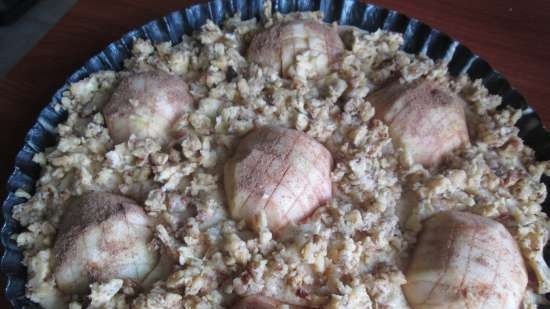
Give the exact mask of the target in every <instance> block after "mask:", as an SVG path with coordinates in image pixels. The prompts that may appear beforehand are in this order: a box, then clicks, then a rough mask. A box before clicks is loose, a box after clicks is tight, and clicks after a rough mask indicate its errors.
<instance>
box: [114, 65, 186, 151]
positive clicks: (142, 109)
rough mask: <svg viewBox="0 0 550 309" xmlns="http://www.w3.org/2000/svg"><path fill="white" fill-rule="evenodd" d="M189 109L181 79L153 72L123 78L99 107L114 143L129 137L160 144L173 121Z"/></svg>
mask: <svg viewBox="0 0 550 309" xmlns="http://www.w3.org/2000/svg"><path fill="white" fill-rule="evenodd" d="M192 107H193V98H192V97H191V95H190V93H189V87H188V85H187V83H186V82H185V81H184V80H183V78H181V77H180V76H177V75H172V74H169V73H166V72H164V71H160V70H156V71H148V72H142V73H133V74H132V75H129V76H127V77H125V78H123V79H122V80H121V81H120V83H119V84H118V86H117V87H116V89H115V90H114V92H113V94H112V96H111V98H110V99H109V101H108V102H107V104H106V105H105V107H104V108H103V116H104V118H105V123H106V125H107V128H108V130H109V134H110V135H111V139H112V140H113V142H114V143H115V144H120V143H123V142H126V141H127V140H128V139H129V138H130V136H131V135H132V134H133V135H135V136H136V137H137V138H138V139H144V138H153V139H155V140H157V141H158V142H159V143H161V144H162V143H165V142H167V141H168V140H169V139H170V129H171V126H172V125H173V123H174V121H175V120H177V119H178V118H179V117H180V116H181V115H183V114H184V113H185V112H188V111H190V110H191V109H192Z"/></svg>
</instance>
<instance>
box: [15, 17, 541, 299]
mask: <svg viewBox="0 0 550 309" xmlns="http://www.w3.org/2000/svg"><path fill="white" fill-rule="evenodd" d="M319 17H320V16H319V14H318V13H300V14H294V15H287V16H281V15H273V16H271V15H270V16H268V17H266V18H265V20H263V21H257V20H247V21H241V20H240V17H239V16H235V17H233V18H229V19H227V20H226V21H225V22H224V24H223V25H222V26H217V25H215V24H214V23H212V22H210V21H209V22H207V24H206V25H204V26H203V27H202V29H201V30H200V31H197V32H196V33H194V34H193V35H192V36H187V35H186V36H184V37H183V41H182V42H181V43H179V44H177V45H172V44H171V43H162V44H158V45H153V44H152V43H151V42H149V41H145V40H141V39H139V40H137V41H135V42H134V46H133V50H132V52H133V56H132V57H131V58H129V59H128V60H126V62H125V67H124V70H123V71H120V72H113V71H103V72H98V73H95V74H92V75H91V76H90V77H88V78H86V79H84V80H81V81H79V82H76V83H74V84H72V85H71V87H70V88H69V89H68V90H67V91H66V92H65V93H64V95H63V98H62V101H61V104H60V105H59V106H57V108H58V109H64V110H66V111H67V112H68V119H67V120H66V121H65V122H63V123H61V124H60V125H59V126H58V127H57V133H58V134H59V142H58V144H57V145H56V146H54V147H52V148H49V149H46V150H45V151H44V152H43V153H40V154H37V155H36V156H35V157H34V161H35V162H37V163H39V164H40V165H41V166H42V175H41V177H40V180H39V181H38V183H37V187H36V193H35V194H34V195H33V196H32V197H30V198H29V200H28V201H27V202H26V203H23V204H21V205H18V206H16V207H15V208H14V212H13V216H14V218H16V219H17V220H18V221H19V222H20V223H21V225H22V226H23V227H24V228H25V229H24V231H23V232H22V233H20V234H18V235H16V236H15V237H16V239H17V243H18V245H19V246H20V247H21V248H22V249H23V250H24V263H25V265H27V267H28V275H29V281H28V283H27V296H28V297H29V298H30V299H32V300H33V301H35V302H38V303H40V304H42V305H43V306H44V307H45V308H47V309H50V308H62V307H65V308H71V309H78V308H128V307H129V306H131V308H135V309H146V308H150V309H152V308H155V309H159V308H167V309H168V308H197V309H202V308H227V307H229V306H231V304H233V303H234V302H235V301H236V300H237V299H238V298H240V297H241V296H245V295H251V294H259V293H261V294H264V295H266V296H268V297H273V298H277V299H278V300H280V301H282V302H286V303H290V304H294V305H299V306H310V307H318V308H326V309H335V308H357V309H368V308H395V309H409V306H408V305H407V303H406V300H405V298H404V295H403V292H402V288H401V286H402V285H403V284H404V283H405V282H406V278H405V275H404V272H405V270H406V265H407V261H408V259H409V255H410V252H411V248H413V247H414V243H415V241H416V235H417V233H418V231H419V230H420V229H421V227H422V220H424V219H426V218H428V217H430V216H431V215H433V214H434V213H436V212H439V211H443V210H463V211H468V212H472V213H476V214H480V215H483V216H486V217H490V218H494V219H496V220H498V221H500V222H501V223H503V224H504V225H505V226H506V227H507V228H508V230H509V231H510V232H511V233H512V235H513V236H514V238H515V239H516V240H517V242H518V244H519V246H520V248H521V250H522V253H523V256H524V258H525V260H526V262H527V264H528V268H529V271H530V272H531V273H533V274H535V277H536V279H537V280H534V281H533V282H530V284H529V287H528V290H527V292H526V294H525V297H524V308H535V305H534V304H535V303H536V302H537V301H538V297H537V294H540V293H544V292H548V291H550V275H549V273H550V272H549V270H548V268H547V266H546V264H545V263H544V260H543V258H542V249H543V246H544V245H545V244H546V242H547V240H548V233H549V221H548V219H547V217H546V215H545V214H544V213H543V212H542V210H541V203H542V202H543V201H544V199H545V197H546V194H547V192H546V188H545V186H544V184H542V183H541V182H540V178H541V175H542V174H543V173H548V171H549V167H550V166H549V164H548V162H537V161H536V160H535V157H534V152H533V150H531V149H530V148H528V147H527V146H525V145H524V144H523V141H522V140H521V139H520V138H519V137H518V129H517V128H516V127H514V123H515V122H516V121H517V120H518V118H519V117H520V115H521V111H518V110H514V109H511V108H505V109H502V110H497V109H496V107H497V106H498V105H499V104H500V102H501V97H499V96H494V95H490V94H489V93H488V91H487V90H486V89H485V88H484V87H483V85H482V84H481V81H480V80H477V81H471V80H469V79H468V78H467V76H459V77H457V78H452V77H450V76H449V75H448V74H447V68H446V64H445V63H434V62H433V61H432V60H430V59H429V58H427V57H426V56H424V55H411V54H407V53H405V52H403V51H402V50H400V47H401V46H402V43H403V38H402V36H401V35H400V34H397V33H391V32H386V31H381V30H379V31H376V32H374V33H367V32H362V31H359V30H353V29H350V28H342V29H340V31H341V32H345V35H342V37H343V38H345V40H344V43H345V46H346V50H345V51H344V52H343V54H342V55H341V59H340V62H339V65H338V66H333V67H331V68H330V71H329V72H328V73H327V74H324V75H322V76H315V77H311V76H307V74H305V73H304V74H305V75H306V76H304V74H299V75H296V76H290V77H287V78H285V79H283V78H281V77H280V76H279V73H278V72H277V71H276V70H274V69H269V68H266V69H263V68H262V67H260V66H258V65H256V64H252V63H249V62H248V61H247V60H246V50H247V47H248V44H249V42H250V40H251V39H252V37H253V35H254V34H255V33H256V32H257V31H259V30H260V29H263V28H264V27H268V26H269V25H271V24H273V23H276V22H279V21H281V20H289V19H295V18H304V19H319ZM334 27H336V26H335V25H334ZM310 60H311V59H310V58H308V57H300V56H299V55H298V56H297V61H296V62H295V63H293V64H292V65H293V66H296V67H295V68H290V69H289V71H290V72H292V71H295V72H308V70H307V66H308V65H312V64H311V63H310V62H309V61H310ZM153 69H159V70H163V71H166V72H169V73H171V74H176V75H180V76H181V77H182V78H183V79H184V80H185V81H186V82H187V83H188V85H189V91H190V93H191V95H192V97H193V100H194V107H193V108H192V110H191V111H189V112H186V113H184V114H183V116H181V117H180V118H179V119H178V120H177V121H176V123H175V124H174V126H173V128H172V130H173V134H174V135H173V136H174V137H175V138H174V140H172V141H171V142H170V143H168V145H161V144H159V142H158V141H156V140H153V139H144V140H140V139H137V138H135V137H131V138H130V139H129V141H128V142H125V143H121V144H117V145H114V144H113V142H112V140H111V138H110V136H109V133H108V130H107V128H106V126H105V120H104V118H103V116H102V114H101V113H100V109H101V107H102V106H103V105H104V104H105V102H107V100H108V99H109V97H110V94H111V93H112V91H113V88H114V87H115V86H116V85H117V83H118V82H119V81H120V80H121V79H122V78H123V77H125V76H128V75H129V74H131V73H132V72H144V71H150V70H153ZM396 76H397V77H399V78H401V79H402V80H404V81H413V80H416V79H418V78H427V79H430V80H433V81H436V82H437V83H439V84H441V85H443V86H445V87H448V88H449V89H450V91H452V92H454V93H456V94H457V95H459V96H461V97H462V98H463V99H464V100H465V101H466V102H467V104H468V115H467V117H468V127H469V131H470V138H471V144H470V145H465V146H464V147H461V148H460V149H458V150H456V151H454V152H453V153H451V154H449V155H448V156H447V157H446V158H445V160H444V162H443V163H442V164H440V165H439V166H438V167H435V168H432V169H426V168H424V167H422V166H420V165H418V164H412V163H411V160H410V158H407V157H406V156H404V155H403V152H402V151H401V150H400V149H398V148H396V147H394V145H393V144H392V140H391V139H390V136H389V133H388V127H387V126H386V125H385V124H384V123H383V122H382V121H380V120H377V119H374V118H373V116H374V113H375V111H374V108H373V107H372V106H371V104H370V103H369V102H368V100H367V99H366V97H367V95H368V94H369V93H372V92H373V91H375V90H377V89H379V88H380V87H381V86H382V85H383V84H385V83H386V82H387V81H388V80H390V79H394V78H395V77H396ZM310 77H311V78H310ZM264 125H279V126H284V127H288V128H293V129H296V130H299V131H303V132H305V133H306V134H308V135H309V136H310V137H312V138H314V139H315V140H317V141H318V142H320V143H322V144H323V145H325V147H327V149H329V150H330V152H331V154H332V156H333V158H334V167H333V169H332V175H331V178H332V182H333V197H332V199H330V200H329V202H327V203H326V204H325V205H322V206H321V207H319V208H318V209H317V210H316V211H315V212H314V213H313V214H312V215H311V216H310V217H309V218H308V219H307V220H305V221H304V222H302V223H301V224H299V225H291V226H287V227H286V228H285V229H284V232H283V233H282V234H281V235H273V234H272V233H271V232H270V230H269V229H268V227H267V220H266V218H265V217H262V216H260V217H259V219H258V228H257V229H250V228H249V227H248V226H247V225H246V224H245V222H236V221H234V220H232V219H231V217H230V216H229V212H228V208H227V201H226V199H225V192H224V186H223V166H224V164H225V162H226V160H227V159H228V158H229V157H231V155H232V154H233V152H234V150H235V147H236V145H237V144H238V141H239V140H240V139H241V137H242V136H243V135H245V134H246V133H247V132H249V131H251V130H252V129H253V128H256V127H260V126H264ZM90 191H102V192H112V193H116V194H121V195H125V196H128V197H131V198H132V199H134V200H136V201H137V202H138V203H139V204H141V205H142V206H143V207H144V209H145V211H146V212H147V214H148V215H150V216H152V217H155V218H157V219H158V222H159V224H158V225H157V226H156V228H155V239H154V242H155V243H156V245H158V246H163V248H164V249H165V250H167V251H168V252H170V254H172V256H173V257H175V258H176V260H177V261H178V263H177V265H176V266H174V268H173V269H172V271H171V274H170V275H169V276H168V278H166V280H164V281H159V282H157V283H156V284H155V286H154V288H152V289H150V290H139V289H137V288H136V287H135V285H133V284H132V282H127V281H121V280H118V279H114V280H111V281H108V282H95V283H93V284H92V285H91V290H90V294H89V295H83V296H76V295H63V294H62V293H61V292H60V291H59V290H58V289H57V288H56V284H55V281H54V278H53V276H52V262H53V260H54V257H52V246H53V241H54V239H55V234H56V229H57V227H58V224H59V220H60V217H61V215H62V213H63V206H64V204H65V202H66V201H67V200H68V199H69V198H70V197H71V196H77V195H82V194H84V193H86V192H90ZM19 195H20V196H29V195H28V194H27V193H26V192H22V191H21V192H19Z"/></svg>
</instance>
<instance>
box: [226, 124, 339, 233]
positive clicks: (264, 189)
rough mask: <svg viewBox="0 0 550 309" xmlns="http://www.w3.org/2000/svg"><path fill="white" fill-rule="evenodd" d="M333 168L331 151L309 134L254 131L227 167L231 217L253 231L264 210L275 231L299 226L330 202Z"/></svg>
mask: <svg viewBox="0 0 550 309" xmlns="http://www.w3.org/2000/svg"><path fill="white" fill-rule="evenodd" d="M331 166H332V156H331V154H330V152H329V151H328V150H327V149H326V148H325V147H324V146H323V145H322V144H320V143H319V142H317V141H315V140H314V139H313V138H311V137H309V136H308V135H307V134H305V133H302V132H299V131H296V130H291V129H287V128H283V127H262V128H259V129H256V130H254V131H252V132H251V133H249V134H248V135H246V136H245V137H244V138H243V140H241V141H240V143H239V145H238V147H237V150H236V152H235V155H234V156H233V157H232V158H230V159H229V160H228V161H227V162H226V164H225V172H224V181H225V190H226V194H227V197H228V201H229V210H230V213H231V216H232V217H233V218H234V219H236V220H246V221H248V223H249V224H251V225H252V226H253V227H254V224H255V220H256V217H257V215H259V214H260V213H261V212H262V211H265V215H266V218H267V223H268V227H269V229H270V230H271V231H278V230H280V229H282V228H283V227H284V226H286V225H287V224H288V223H290V222H294V223H296V222H298V221H300V220H302V219H304V218H305V217H307V216H309V215H310V214H311V213H312V212H313V211H314V210H315V209H316V208H317V207H319V206H320V205H321V204H323V203H324V202H326V201H327V200H329V199H330V198H331V196H332V184H331V179H330V171H331Z"/></svg>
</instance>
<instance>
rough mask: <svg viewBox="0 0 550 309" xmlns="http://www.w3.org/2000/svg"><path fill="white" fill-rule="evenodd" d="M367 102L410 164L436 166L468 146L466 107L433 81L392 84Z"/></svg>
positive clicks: (459, 99) (423, 80) (396, 82)
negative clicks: (450, 153)
mask: <svg viewBox="0 0 550 309" xmlns="http://www.w3.org/2000/svg"><path fill="white" fill-rule="evenodd" d="M367 100H368V101H369V102H370V103H371V104H372V105H373V106H374V108H375V111H376V112H375V118H377V119H379V120H382V121H383V122H385V123H386V124H387V125H388V127H389V130H390V136H391V137H392V139H393V140H394V143H396V144H397V146H399V147H401V148H402V149H403V150H404V151H405V152H406V153H407V155H408V156H410V158H411V159H412V160H413V162H414V163H418V164H421V165H423V166H425V167H432V166H436V165H437V164H439V163H440V161H441V160H442V159H443V157H444V156H445V155H447V154H448V153H449V152H451V151H453V150H454V149H456V148H458V147H461V146H463V145H466V144H469V143H470V137H469V134H468V125H467V122H466V115H465V108H466V103H465V102H464V100H462V99H461V98H460V97H458V96H456V95H455V94H452V93H451V92H450V91H448V90H447V89H444V88H443V87H442V86H439V85H437V84H435V83H434V82H433V81H429V80H427V79H421V80H417V81H414V82H407V83H402V82H400V81H399V80H396V81H394V82H391V83H390V84H389V85H387V86H385V87H383V88H381V89H379V90H377V91H376V92H374V93H373V94H371V95H369V96H368V97H367Z"/></svg>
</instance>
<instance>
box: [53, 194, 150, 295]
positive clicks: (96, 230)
mask: <svg viewBox="0 0 550 309" xmlns="http://www.w3.org/2000/svg"><path fill="white" fill-rule="evenodd" d="M153 228H154V226H153V221H152V219H150V217H148V216H147V215H146V214H145V212H144V211H143V209H142V208H141V207H140V206H138V205H137V204H136V203H135V202H134V201H133V200H131V199H128V198H126V197H123V196H119V195H114V194H110V193H88V194H85V195H83V196H80V197H77V198H73V199H72V200H70V201H69V203H68V205H67V208H66V210H65V212H64V214H63V216H62V218H61V222H60V225H59V229H58V234H57V238H56V241H55V243H54V247H53V252H54V255H55V261H54V277H55V280H56V284H57V287H58V288H59V289H60V290H61V291H62V292H64V293H67V294H74V293H76V294H82V293H85V292H86V291H87V290H88V287H89V284H91V283H92V282H96V281H100V282H106V281H109V280H111V279H129V280H131V281H134V282H135V283H137V284H140V283H141V282H142V281H143V280H145V279H147V278H148V277H149V275H150V273H152V272H153V270H154V269H155V267H156V266H157V262H158V261H159V257H160V254H159V252H157V251H156V250H154V249H152V248H151V247H150V242H151V240H152V238H153ZM149 280H151V278H149Z"/></svg>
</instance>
